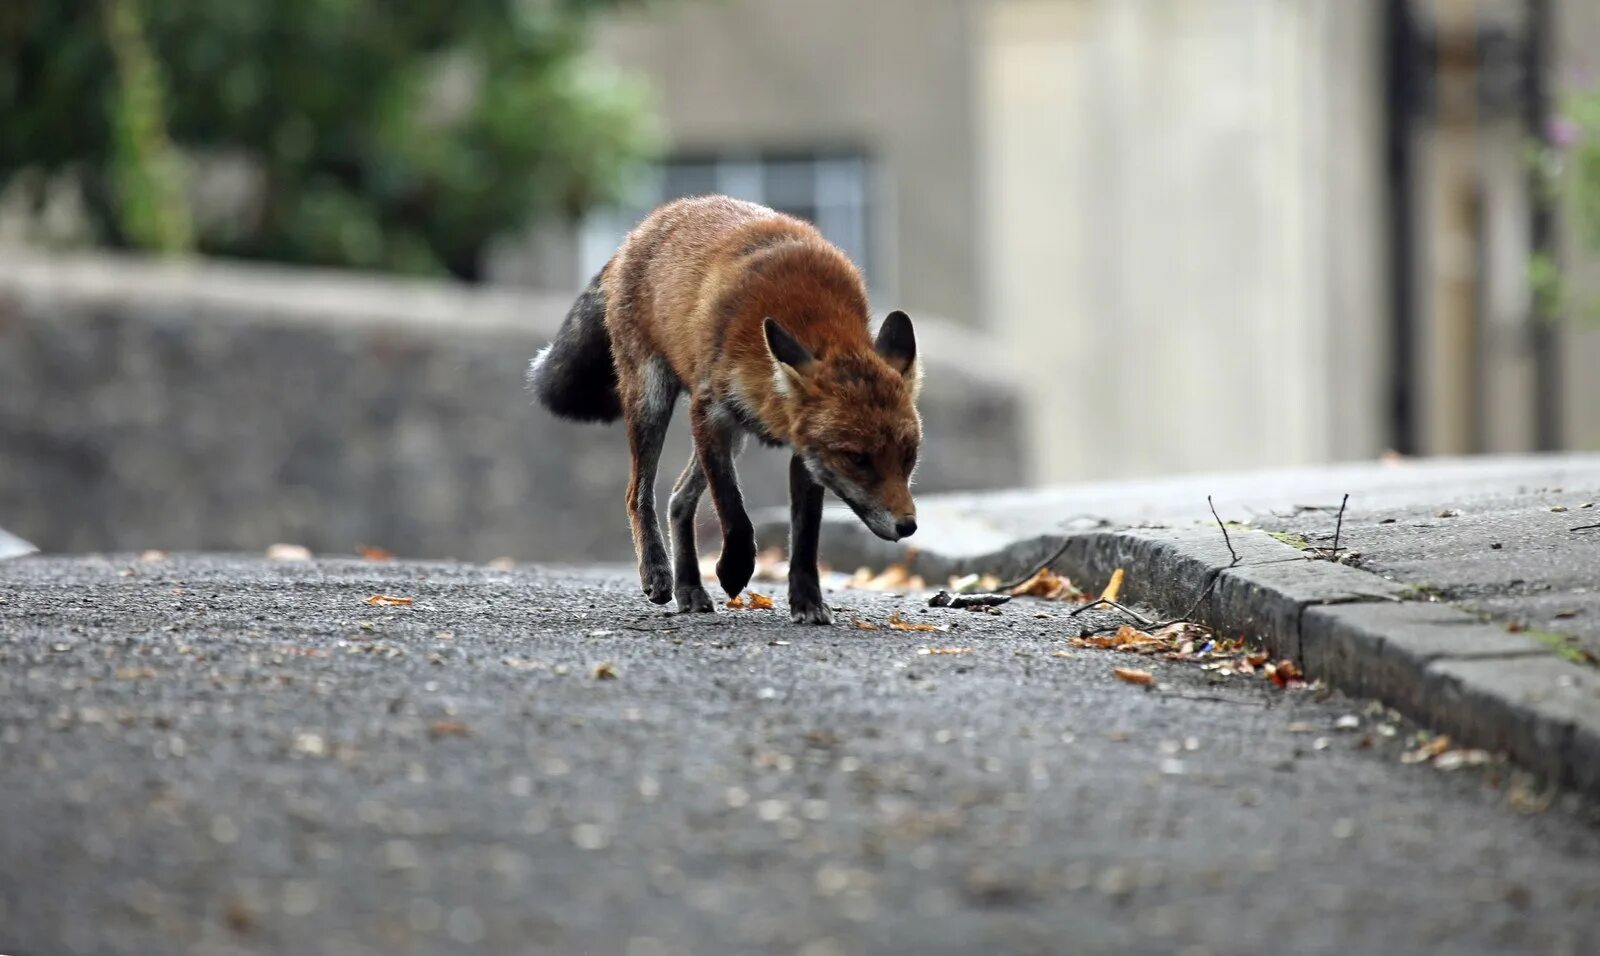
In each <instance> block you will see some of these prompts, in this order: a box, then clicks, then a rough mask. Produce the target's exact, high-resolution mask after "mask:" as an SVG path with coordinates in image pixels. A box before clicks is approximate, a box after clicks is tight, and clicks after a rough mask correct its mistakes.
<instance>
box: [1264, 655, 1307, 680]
mask: <svg viewBox="0 0 1600 956" xmlns="http://www.w3.org/2000/svg"><path fill="white" fill-rule="evenodd" d="M1267 667H1268V670H1267V676H1268V677H1270V678H1272V682H1273V683H1274V684H1277V685H1278V686H1279V687H1288V686H1289V684H1290V683H1292V682H1294V681H1303V680H1305V676H1306V675H1305V674H1304V673H1302V672H1301V670H1300V665H1299V664H1296V663H1295V662H1294V661H1291V660H1289V659H1287V658H1285V659H1284V660H1281V661H1279V662H1278V663H1276V664H1268V665H1267Z"/></svg>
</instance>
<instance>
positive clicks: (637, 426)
mask: <svg viewBox="0 0 1600 956" xmlns="http://www.w3.org/2000/svg"><path fill="white" fill-rule="evenodd" d="M628 378H629V379H631V381H630V380H625V384H624V386H623V388H622V399H623V406H622V408H623V414H624V416H625V417H626V419H627V423H628V450H629V452H630V453H631V454H632V457H633V469H632V474H631V475H630V477H629V480H628V518H629V520H630V521H631V522H632V524H633V549H634V553H635V555H637V556H638V559H639V584H640V586H642V587H643V588H644V593H645V596H646V597H648V598H649V599H650V600H651V601H652V602H654V603H656V604H665V603H667V602H668V601H670V600H672V566H671V564H669V563H668V561H667V548H666V545H665V544H664V543H663V542H662V540H661V522H660V520H659V519H658V518H657V517H656V468H657V466H659V465H660V463H661V446H662V444H663V443H665V442H666V439H667V426H668V425H669V424H671V422H672V406H673V404H674V403H675V402H676V401H677V398H678V390H679V386H678V381H677V379H676V378H675V377H674V376H673V375H672V373H671V371H669V370H668V369H666V368H664V367H663V366H662V365H661V364H660V363H658V362H649V363H646V364H645V365H644V367H643V368H641V369H639V373H638V374H637V375H636V376H629V377H628Z"/></svg>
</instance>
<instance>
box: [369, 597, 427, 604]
mask: <svg viewBox="0 0 1600 956" xmlns="http://www.w3.org/2000/svg"><path fill="white" fill-rule="evenodd" d="M367 603H368V604H389V605H406V604H414V603H415V599H414V598H408V597H396V596H395V595H393V594H374V595H373V596H372V597H369V598H367Z"/></svg>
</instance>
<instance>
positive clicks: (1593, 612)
mask: <svg viewBox="0 0 1600 956" xmlns="http://www.w3.org/2000/svg"><path fill="white" fill-rule="evenodd" d="M1346 493H1348V494H1349V496H1350V497H1349V501H1348V503H1347V504H1346V506H1345V510H1344V516H1343V523H1342V528H1340V529H1339V531H1340V534H1339V552H1338V553H1339V556H1340V558H1341V563H1334V562H1332V561H1330V560H1327V558H1328V556H1329V554H1330V551H1329V549H1331V547H1332V546H1333V536H1334V532H1335V528H1336V526H1337V525H1338V523H1339V518H1338V511H1339V506H1340V502H1341V499H1342V497H1343V495H1345V494H1346ZM1207 495H1210V496H1212V498H1213V500H1214V502H1215V504H1216V507H1217V511H1218V514H1219V515H1220V516H1221V517H1222V519H1223V520H1224V521H1226V522H1228V524H1229V532H1230V535H1231V537H1232V542H1231V543H1232V546H1233V548H1234V550H1235V551H1236V552H1237V554H1238V555H1239V560H1238V562H1237V564H1236V565H1233V558H1232V555H1231V554H1230V551H1229V548H1228V544H1227V543H1226V542H1224V540H1223V537H1222V534H1221V533H1220V531H1219V529H1218V527H1217V524H1216V522H1215V520H1213V519H1212V517H1211V514H1210V511H1209V510H1208V507H1207V503H1206V497H1207ZM919 505H920V507H919V511H920V523H921V525H922V530H921V531H919V532H918V534H917V536H916V538H915V539H913V543H914V545H915V547H914V548H913V549H911V550H910V551H909V552H908V550H907V549H906V548H905V547H904V545H889V544H887V543H885V542H881V541H878V540H877V539H875V538H872V537H871V535H870V533H868V532H867V531H866V529H864V528H862V527H860V524H859V522H857V521H855V520H854V519H853V518H852V517H850V516H849V515H848V514H847V513H843V514H841V513H837V512H834V513H830V515H829V525H828V527H827V528H826V530H825V532H824V534H823V558H824V560H827V561H829V562H830V563H832V564H833V566H834V567H835V568H838V569H841V570H845V571H849V570H853V569H854V568H856V567H858V566H862V565H866V566H871V567H882V566H884V565H886V564H889V563H892V562H895V561H905V560H906V559H907V558H908V557H909V559H910V563H911V565H912V570H913V571H915V572H917V573H920V574H922V575H923V576H924V577H926V578H927V579H928V580H930V581H935V580H943V579H944V578H945V577H946V576H947V575H950V574H955V573H966V572H968V571H987V572H993V573H996V574H999V575H1001V576H1009V575H1014V574H1017V573H1020V572H1025V571H1027V570H1028V569H1029V568H1030V567H1032V566H1034V565H1036V564H1037V563H1039V562H1040V561H1042V560H1044V559H1046V558H1048V557H1050V555H1052V554H1056V553H1057V552H1059V557H1057V558H1055V560H1054V562H1053V567H1054V568H1055V569H1056V570H1057V571H1060V572H1061V573H1064V574H1066V575H1068V576H1069V577H1073V578H1075V579H1077V580H1079V581H1080V582H1081V583H1082V584H1083V586H1084V587H1085V588H1086V589H1092V588H1098V587H1099V586H1101V585H1102V584H1104V582H1105V580H1106V579H1107V578H1108V577H1109V575H1110V573H1111V571H1113V570H1114V569H1116V568H1118V567H1121V568H1124V569H1125V571H1126V574H1127V584H1126V586H1125V589H1124V592H1123V593H1124V595H1125V596H1126V597H1127V599H1128V600H1131V601H1139V602H1144V603H1148V604H1151V605H1153V606H1156V607H1158V608H1160V609H1161V610H1162V611H1164V612H1167V613H1172V614H1176V613H1179V612H1182V611H1185V610H1187V609H1188V608H1190V607H1191V606H1195V605H1196V602H1197V601H1198V602H1199V604H1198V607H1197V609H1196V611H1195V615H1194V616H1195V617H1196V618H1198V619H1199V620H1200V621H1202V622H1203V623H1206V624H1209V625H1211V626H1212V627H1215V628H1217V629H1218V630H1219V631H1222V632H1225V633H1230V634H1233V633H1243V634H1246V635H1247V636H1250V637H1252V638H1254V639H1257V640H1260V641H1262V642H1264V643H1265V644H1266V645H1267V646H1268V647H1269V648H1270V649H1271V650H1272V651H1273V652H1274V653H1276V654H1282V655H1285V656H1290V657H1294V658H1296V659H1297V660H1298V661H1299V662H1300V663H1301V665H1302V667H1303V668H1304V669H1305V670H1306V671H1307V673H1308V674H1309V675H1311V676H1312V677H1317V678H1321V679H1323V680H1325V681H1326V682H1328V683H1329V684H1330V685H1331V686H1334V687H1337V688H1339V689H1341V690H1343V691H1346V692H1348V693H1351V694H1354V695H1358V696H1365V697H1374V698H1377V699H1379V700H1381V701H1383V702H1384V703H1386V704H1389V705H1390V706H1393V707H1396V708H1397V709H1399V710H1401V711H1402V712H1404V713H1406V714H1407V715H1408V716H1411V717H1413V718H1415V719H1417V720H1419V721H1422V722H1424V723H1427V724H1430V725H1432V726H1433V727H1435V728H1436V729H1437V730H1439V731H1441V732H1444V733H1447V734H1450V735H1452V736H1453V737H1455V738H1456V739H1458V740H1460V741H1462V742H1465V743H1468V744H1470V745H1473V746H1478V747H1485V748H1489V749H1496V750H1504V751H1507V752H1508V753H1510V754H1511V756H1512V757H1513V758H1515V759H1517V760H1518V761H1520V762H1522V763H1524V764H1526V765H1528V766H1529V767H1531V768H1533V769H1535V770H1538V771H1540V772H1542V773H1545V774H1547V775H1549V776H1550V777H1551V778H1552V779H1554V780H1557V781H1559V782H1561V783H1562V784H1564V785H1566V786H1571V787H1575V788H1577V789H1580V790H1584V791H1587V792H1589V793H1594V794H1600V669H1597V667H1596V663H1597V661H1600V527H1590V526H1593V525H1600V455H1566V456H1556V457H1531V456H1530V457H1519V458H1485V459H1476V460H1474V459H1450V460H1435V461H1414V462H1413V461H1407V462H1401V463H1396V464H1380V463H1372V464H1357V465H1340V466H1331V467H1326V468H1304V469H1291V470H1283V471H1275V472H1257V473H1248V474H1233V475H1226V474H1222V475H1202V476H1184V477H1181V478H1173V479H1160V480H1151V481H1139V482H1125V483H1119V484H1097V485H1082V486H1076V487H1063V488H1052V489H1041V490H1036V491H1018V492H1005V493H999V494H982V495H958V496H942V497H936V498H929V499H924V500H923V501H922V502H920V503H919ZM782 533H783V528H782V524H781V522H779V521H777V520H773V521H771V522H769V523H767V524H766V525H765V527H764V528H763V538H764V539H765V541H764V543H765V542H772V541H777V540H781V538H782ZM1230 565H1233V566H1230ZM1213 577H1215V578H1216V581H1215V584H1214V585H1213V584H1212V583H1211V582H1212V579H1213ZM1208 587H1209V590H1208ZM1202 596H1203V597H1202Z"/></svg>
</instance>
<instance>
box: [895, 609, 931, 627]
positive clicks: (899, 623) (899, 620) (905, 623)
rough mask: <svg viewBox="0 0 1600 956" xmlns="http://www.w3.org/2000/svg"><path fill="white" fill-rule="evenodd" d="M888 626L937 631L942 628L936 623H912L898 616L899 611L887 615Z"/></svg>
mask: <svg viewBox="0 0 1600 956" xmlns="http://www.w3.org/2000/svg"><path fill="white" fill-rule="evenodd" d="M889 627H890V628H892V629H894V630H896V631H939V630H943V628H941V627H939V625H937V624H928V623H925V622H924V623H913V622H911V621H908V620H906V619H905V618H903V617H901V616H900V612H899V611H895V612H894V613H893V614H890V615H889Z"/></svg>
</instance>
